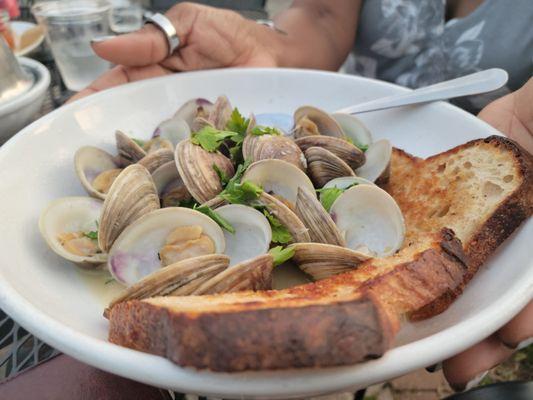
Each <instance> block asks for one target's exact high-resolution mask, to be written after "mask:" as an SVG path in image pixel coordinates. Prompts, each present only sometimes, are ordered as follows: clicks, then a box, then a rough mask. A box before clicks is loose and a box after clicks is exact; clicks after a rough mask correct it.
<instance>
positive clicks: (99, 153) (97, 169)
mask: <svg viewBox="0 0 533 400" xmlns="http://www.w3.org/2000/svg"><path fill="white" fill-rule="evenodd" d="M74 168H75V169H76V174H77V175H78V178H79V179H80V182H81V184H82V186H83V188H84V189H85V190H86V191H87V193H88V194H89V195H90V196H92V197H95V198H97V199H101V200H104V199H105V197H106V194H105V193H101V192H99V191H98V190H96V189H95V188H94V187H93V185H92V182H93V181H94V179H95V178H96V177H97V176H98V175H100V174H101V173H102V172H104V171H107V170H110V169H115V168H119V166H118V165H117V164H115V161H114V158H113V156H112V155H111V154H109V153H107V152H106V151H104V150H101V149H99V148H97V147H93V146H84V147H81V148H80V149H78V151H76V154H75V155H74Z"/></svg>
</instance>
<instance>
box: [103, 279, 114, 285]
mask: <svg viewBox="0 0 533 400" xmlns="http://www.w3.org/2000/svg"><path fill="white" fill-rule="evenodd" d="M113 281H114V279H113V278H111V279H108V280H107V281H105V283H104V285H107V284H109V283H111V282H113Z"/></svg>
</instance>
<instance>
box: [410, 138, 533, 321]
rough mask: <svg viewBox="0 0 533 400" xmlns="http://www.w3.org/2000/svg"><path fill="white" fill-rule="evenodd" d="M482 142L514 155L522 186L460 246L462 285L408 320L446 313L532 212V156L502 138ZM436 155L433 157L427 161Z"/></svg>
mask: <svg viewBox="0 0 533 400" xmlns="http://www.w3.org/2000/svg"><path fill="white" fill-rule="evenodd" d="M482 140H483V141H484V142H485V143H491V144H494V145H496V146H504V147H505V150H507V151H510V152H511V153H512V154H513V156H514V158H515V159H516V160H517V162H518V165H519V173H520V175H521V176H520V177H519V178H521V179H522V183H521V185H520V186H519V187H517V188H516V190H515V191H514V192H513V193H512V194H511V195H509V196H508V197H507V198H506V200H505V201H504V202H503V203H502V204H500V206H499V207H498V208H497V209H496V210H495V212H494V213H492V215H491V216H490V217H489V219H487V221H485V223H483V225H482V226H481V228H480V229H479V231H478V232H477V233H475V234H474V236H473V238H472V239H471V240H470V241H469V242H468V243H463V247H464V250H465V254H466V256H467V258H468V272H467V273H466V274H465V276H464V279H463V282H462V283H461V284H460V285H459V286H458V287H456V288H455V289H454V290H449V291H447V292H446V293H444V294H443V295H442V296H441V297H440V298H439V299H436V300H435V301H434V302H432V303H430V304H428V305H426V306H424V307H422V308H421V309H419V310H417V311H416V312H414V313H412V314H411V315H410V319H411V320H421V319H426V318H429V317H432V316H434V315H436V314H439V313H441V312H443V311H444V310H446V308H448V307H449V306H450V305H451V303H452V302H453V301H454V300H455V299H456V298H457V297H458V296H459V295H460V294H461V293H462V292H463V290H464V288H465V286H466V284H467V283H468V282H469V281H470V279H472V277H473V276H474V275H475V274H476V272H477V271H478V269H479V267H480V266H481V265H482V264H483V263H484V262H485V261H486V260H487V259H488V258H489V256H490V255H491V254H492V253H493V252H494V251H495V250H496V248H498V246H500V245H501V244H502V243H503V242H504V241H505V239H507V238H508V237H509V236H510V235H511V234H512V233H513V232H514V231H515V229H517V228H518V227H519V226H520V224H521V223H522V222H524V221H525V220H526V219H527V218H529V217H530V216H531V214H532V213H533V156H531V154H529V153H528V152H527V151H526V150H525V149H522V148H521V147H519V146H518V145H517V144H516V143H514V142H513V141H511V140H509V139H507V138H505V137H502V136H489V137H487V138H485V139H482ZM480 141H481V140H480V139H477V140H472V141H470V142H468V143H465V144H464V145H463V146H459V147H456V148H454V149H451V150H448V151H447V152H445V153H442V154H444V155H446V154H450V153H454V152H456V151H458V150H460V149H461V147H467V146H474V145H476V144H478V143H479V142H480ZM437 156H438V155H436V156H432V157H430V158H429V159H431V158H433V157H437Z"/></svg>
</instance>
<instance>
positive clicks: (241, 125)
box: [226, 107, 250, 138]
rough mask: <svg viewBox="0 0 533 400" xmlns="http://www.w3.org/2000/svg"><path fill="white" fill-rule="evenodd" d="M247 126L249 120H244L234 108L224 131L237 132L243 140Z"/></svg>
mask: <svg viewBox="0 0 533 400" xmlns="http://www.w3.org/2000/svg"><path fill="white" fill-rule="evenodd" d="M249 124H250V120H249V119H247V118H244V117H243V116H242V114H241V113H240V112H239V109H238V108H237V107H235V108H234V109H233V112H232V113H231V116H230V118H229V121H228V123H227V124H226V129H227V130H228V131H232V132H237V133H238V134H239V135H241V136H242V137H243V138H244V135H245V134H246V130H247V129H248V125H249Z"/></svg>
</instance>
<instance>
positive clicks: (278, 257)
mask: <svg viewBox="0 0 533 400" xmlns="http://www.w3.org/2000/svg"><path fill="white" fill-rule="evenodd" d="M268 252H269V253H270V255H271V256H272V258H273V259H274V266H276V265H280V264H283V263H284V262H285V261H288V260H290V259H291V258H292V257H293V256H294V247H292V246H288V247H285V248H283V246H276V247H272V248H271V249H270V250H269V251H268Z"/></svg>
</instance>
